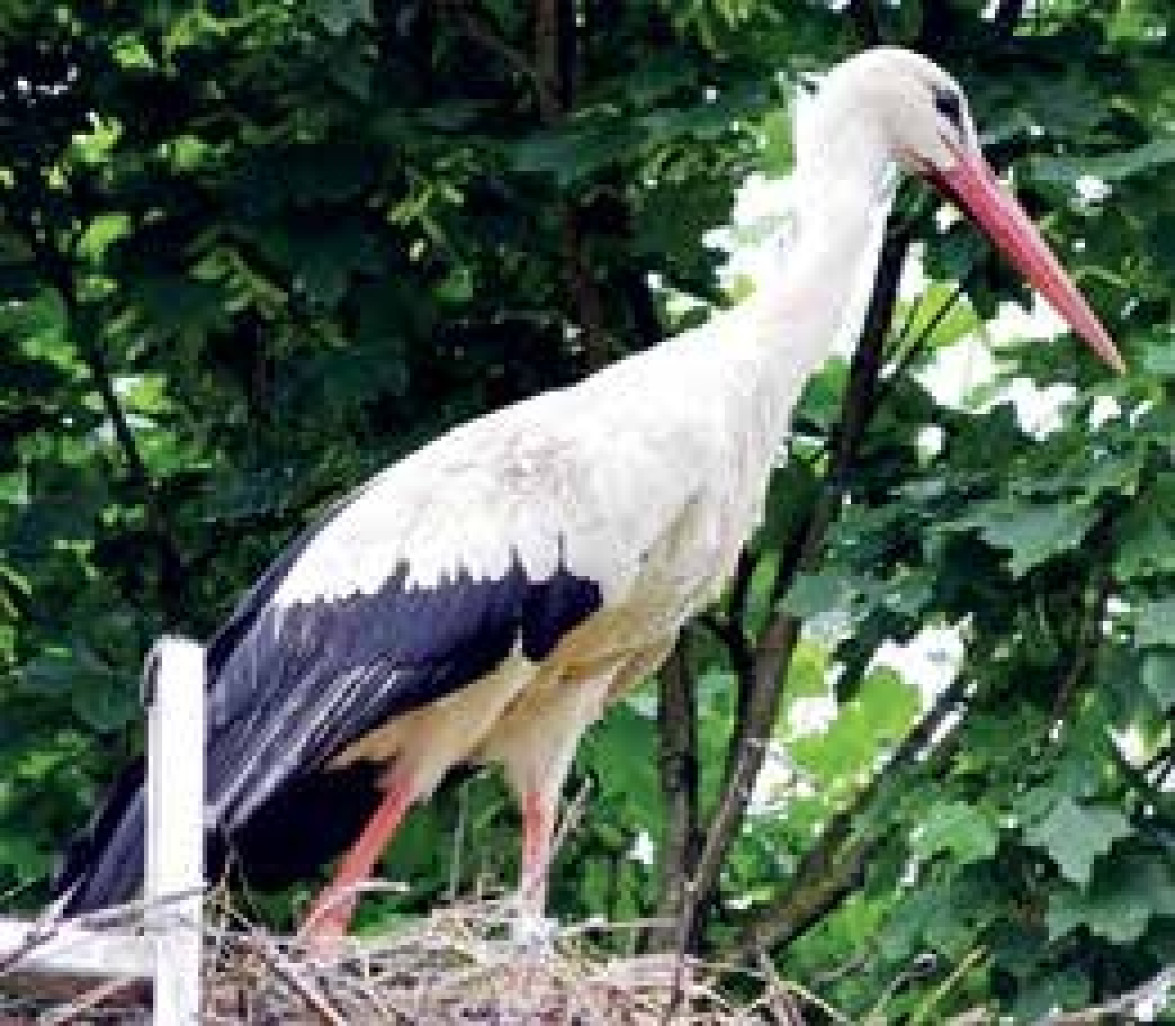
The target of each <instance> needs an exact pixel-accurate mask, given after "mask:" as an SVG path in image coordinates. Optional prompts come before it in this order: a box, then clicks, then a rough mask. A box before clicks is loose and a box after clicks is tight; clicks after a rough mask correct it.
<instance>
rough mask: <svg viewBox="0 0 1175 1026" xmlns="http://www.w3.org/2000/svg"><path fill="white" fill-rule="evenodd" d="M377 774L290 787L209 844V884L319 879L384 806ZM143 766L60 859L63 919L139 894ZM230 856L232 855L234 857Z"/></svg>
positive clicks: (322, 777) (364, 769)
mask: <svg viewBox="0 0 1175 1026" xmlns="http://www.w3.org/2000/svg"><path fill="white" fill-rule="evenodd" d="M378 781H379V775H378V767H376V766H374V765H372V764H370V763H356V764H354V765H352V766H349V767H347V768H345V769H340V770H334V771H331V772H324V773H316V774H311V775H308V776H305V777H301V778H298V779H295V780H292V781H290V782H289V784H287V786H286V787H285V788H283V789H282V790H281V791H279V792H278V793H277V794H275V795H274V796H273V797H272V798H271V799H270V800H269V801H268V802H266V803H265V804H264V805H263V806H261V808H259V809H258V810H257V811H256V812H255V813H254V814H253V815H252V816H251V817H250V818H249V820H248V821H247V822H246V823H245V825H244V826H243V827H241V828H239V829H238V830H237V831H235V832H234V834H233V836H232V838H231V839H229V840H227V841H226V840H224V839H223V838H220V837H215V836H212V837H209V839H208V842H207V848H206V851H205V860H206V865H207V877H208V879H209V880H213V881H214V880H217V879H219V878H220V876H221V874H222V873H223V872H224V868H225V865H226V862H228V861H230V858H231V863H232V866H233V871H234V873H236V874H239V875H240V877H241V878H242V879H243V880H245V881H246V882H247V883H248V885H249V886H250V887H252V888H255V889H256V890H259V891H269V890H277V889H279V888H282V887H285V886H287V885H288V884H290V883H293V882H294V881H296V880H300V879H304V878H307V877H311V876H313V875H314V874H315V873H316V872H317V871H319V870H320V869H321V868H322V866H324V865H325V864H326V863H328V862H330V861H331V860H332V859H334V858H335V857H336V856H337V855H339V854H340V853H341V852H342V851H344V850H345V849H346V847H347V846H348V845H349V844H350V843H351V842H352V841H353V840H354V839H355V838H356V837H357V836H358V834H359V832H360V831H361V830H362V829H363V827H364V826H365V825H366V823H367V821H368V820H369V819H370V818H371V816H372V815H373V814H374V813H375V810H376V808H377V807H378V806H379V802H380V797H381V793H380V790H379V787H378ZM143 784H144V765H143V760H142V759H139V760H136V762H134V763H133V764H132V765H131V766H130V767H128V768H127V770H126V771H125V772H124V773H123V775H122V776H121V777H119V778H118V780H117V781H116V782H115V784H114V786H113V788H112V789H111V791H110V793H109V794H108V795H107V797H106V800H105V802H104V803H103V805H102V807H101V808H100V809H99V810H98V812H97V813H96V814H95V816H94V818H93V819H92V820H91V822H90V824H89V825H88V826H87V827H86V828H85V829H84V830H83V831H81V832H80V833H79V834H78V835H77V836H76V837H75V838H74V839H73V840H72V841H70V843H69V845H68V846H67V847H66V849H65V851H64V852H63V854H62V858H61V862H60V865H59V867H58V870H57V873H56V875H55V878H54V881H53V890H54V893H55V895H56V896H57V898H59V899H63V904H62V906H61V913H62V914H63V915H66V916H73V915H80V914H82V913H84V912H92V911H95V910H97V909H101V908H110V907H111V906H114V905H119V904H123V903H124V902H127V901H131V900H133V899H134V898H136V897H137V896H138V895H139V892H140V890H141V888H142V884H143V873H144V866H145V862H146V838H145V835H144V829H145V827H146V794H145V790H144V787H143ZM230 853H231V856H230Z"/></svg>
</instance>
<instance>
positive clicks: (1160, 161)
mask: <svg viewBox="0 0 1175 1026" xmlns="http://www.w3.org/2000/svg"><path fill="white" fill-rule="evenodd" d="M1029 163H1030V166H1031V168H1032V174H1033V177H1035V178H1036V179H1038V180H1039V181H1042V182H1052V183H1055V184H1060V185H1069V184H1070V183H1072V182H1074V181H1076V180H1077V179H1078V178H1081V177H1082V176H1089V177H1091V178H1100V179H1101V180H1102V181H1104V182H1121V181H1124V180H1125V179H1127V178H1133V177H1134V176H1136V175H1141V174H1149V173H1151V172H1152V171H1158V170H1160V169H1163V168H1165V167H1166V166H1167V165H1168V164H1175V139H1170V138H1164V139H1152V140H1151V141H1150V142H1148V143H1143V145H1141V146H1138V147H1136V148H1134V149H1131V150H1122V151H1120V152H1118V153H1107V154H1104V155H1102V156H1100V157H1087V156H1082V157H1080V158H1078V157H1043V156H1036V157H1033V158H1032V160H1031V161H1030V162H1029Z"/></svg>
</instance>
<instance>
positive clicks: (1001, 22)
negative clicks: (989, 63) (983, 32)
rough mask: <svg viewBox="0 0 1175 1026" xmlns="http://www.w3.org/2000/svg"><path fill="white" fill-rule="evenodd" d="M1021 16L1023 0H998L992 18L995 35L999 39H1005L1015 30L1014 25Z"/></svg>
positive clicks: (1022, 13) (1022, 14) (1018, 21)
mask: <svg viewBox="0 0 1175 1026" xmlns="http://www.w3.org/2000/svg"><path fill="white" fill-rule="evenodd" d="M1023 16H1024V0H1000V2H999V4H998V5H997V6H996V9H995V17H994V18H992V25H993V26H994V27H995V30H996V35H997V36H999V37H1000V38H1001V39H1007V38H1008V37H1009V36H1010V35H1011V34H1012V33H1013V32H1015V31H1016V26H1017V25H1018V24H1019V23H1020V19H1021V18H1022V17H1023Z"/></svg>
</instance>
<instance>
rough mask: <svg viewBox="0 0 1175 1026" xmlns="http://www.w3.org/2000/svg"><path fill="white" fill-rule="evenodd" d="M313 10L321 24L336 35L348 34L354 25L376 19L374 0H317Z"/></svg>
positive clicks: (370, 22) (366, 23)
mask: <svg viewBox="0 0 1175 1026" xmlns="http://www.w3.org/2000/svg"><path fill="white" fill-rule="evenodd" d="M313 11H314V17H315V18H317V19H318V22H319V24H321V25H322V27H323V28H325V29H326V30H327V32H329V33H331V35H335V36H341V35H344V34H346V33H347V32H348V31H349V30H350V28H351V26H352V25H356V24H364V25H370V24H373V23H374V21H375V9H374V6H373V2H372V0H315V4H314V7H313Z"/></svg>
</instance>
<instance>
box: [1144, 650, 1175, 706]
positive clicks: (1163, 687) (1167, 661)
mask: <svg viewBox="0 0 1175 1026" xmlns="http://www.w3.org/2000/svg"><path fill="white" fill-rule="evenodd" d="M1141 676H1142V686H1143V687H1144V688H1145V689H1146V691H1147V693H1148V694H1150V695H1151V696H1152V697H1153V698H1154V700H1155V701H1156V702H1158V703H1159V708H1160V709H1162V710H1163V712H1169V711H1170V710H1171V708H1172V707H1175V652H1173V651H1170V650H1167V649H1155V650H1153V651H1151V652H1147V653H1146V654H1145V655H1144V656H1143V658H1142V671H1141Z"/></svg>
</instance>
